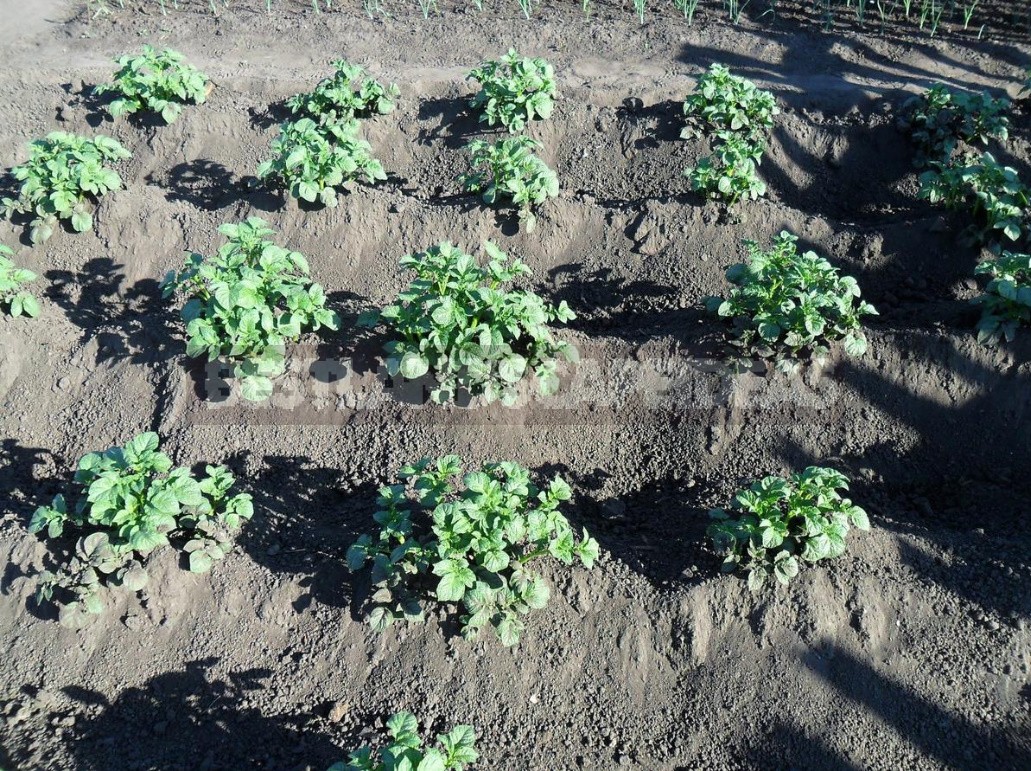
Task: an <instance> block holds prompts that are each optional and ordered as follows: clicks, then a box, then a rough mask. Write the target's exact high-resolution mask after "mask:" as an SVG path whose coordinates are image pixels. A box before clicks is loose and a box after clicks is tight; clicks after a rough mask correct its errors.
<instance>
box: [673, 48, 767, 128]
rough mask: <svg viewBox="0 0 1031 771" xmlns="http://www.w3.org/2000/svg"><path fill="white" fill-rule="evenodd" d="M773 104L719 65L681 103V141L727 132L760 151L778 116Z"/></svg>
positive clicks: (748, 84)
mask: <svg viewBox="0 0 1031 771" xmlns="http://www.w3.org/2000/svg"><path fill="white" fill-rule="evenodd" d="M779 113H780V110H779V109H778V107H777V101H776V99H774V97H773V94H771V93H770V92H769V91H763V90H762V89H760V88H759V87H758V86H756V85H755V83H753V82H752V81H750V80H746V79H745V78H742V77H740V76H738V75H732V74H731V72H730V70H729V69H728V68H727V67H726V66H724V65H722V64H713V65H711V66H710V67H709V69H708V71H707V72H705V73H703V74H702V76H701V77H700V78H699V79H698V83H697V84H696V85H695V89H694V92H693V93H692V94H691V95H690V96H688V97H687V99H685V100H684V117H685V119H686V122H687V125H686V126H685V127H684V129H683V130H682V131H681V133H680V136H681V138H683V139H694V138H697V137H699V136H702V135H704V134H719V133H720V132H725V131H730V132H733V133H734V134H737V135H739V136H741V137H742V138H743V139H745V140H746V141H747V142H748V143H750V144H752V145H757V146H759V147H762V145H763V144H764V143H765V142H766V137H767V135H768V134H769V133H770V131H771V130H772V129H773V118H774V116H775V115H777V114H779Z"/></svg>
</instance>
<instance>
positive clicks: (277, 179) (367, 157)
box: [258, 118, 387, 207]
mask: <svg viewBox="0 0 1031 771" xmlns="http://www.w3.org/2000/svg"><path fill="white" fill-rule="evenodd" d="M258 177H259V178H260V179H262V180H266V181H269V182H271V183H273V184H275V185H278V186H280V187H283V188H285V189H286V190H288V191H289V192H290V195H291V196H292V197H294V198H297V199H300V200H303V201H308V202H309V203H316V202H317V203H319V204H321V205H323V206H329V207H333V206H336V205H337V190H338V189H343V187H344V186H345V185H346V184H347V183H349V182H353V181H354V180H357V179H360V178H363V177H364V178H365V180H366V181H367V182H369V183H370V184H371V183H375V182H377V181H379V180H384V179H386V178H387V174H386V172H385V171H384V170H383V164H382V163H380V162H379V161H378V160H377V159H376V158H374V157H373V156H372V147H371V146H370V145H369V143H368V142H366V141H365V140H364V139H360V138H359V137H358V122H357V121H355V120H347V121H344V122H341V123H332V124H327V125H326V126H319V125H318V124H317V123H315V121H313V120H312V119H311V118H301V119H300V120H297V121H293V122H291V123H284V124H283V125H282V126H281V127H280V133H279V136H278V137H276V139H275V140H273V142H272V158H270V159H269V160H267V161H265V162H264V163H262V164H261V165H260V166H258Z"/></svg>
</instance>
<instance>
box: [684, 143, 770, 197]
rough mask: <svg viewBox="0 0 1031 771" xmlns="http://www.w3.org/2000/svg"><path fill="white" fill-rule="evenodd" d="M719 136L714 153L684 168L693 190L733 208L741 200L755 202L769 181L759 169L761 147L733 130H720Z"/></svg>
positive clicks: (762, 194) (764, 193) (762, 193)
mask: <svg viewBox="0 0 1031 771" xmlns="http://www.w3.org/2000/svg"><path fill="white" fill-rule="evenodd" d="M719 138H720V140H721V143H720V144H719V145H718V147H717V150H716V152H715V153H714V154H713V155H710V156H705V157H703V158H701V159H700V160H699V161H698V165H697V166H694V167H692V168H688V169H686V170H685V171H684V176H686V177H687V178H688V179H690V180H691V189H692V190H694V191H695V192H698V193H701V194H702V195H704V196H705V197H706V198H721V199H723V200H724V201H726V202H727V205H728V206H731V207H732V206H734V205H735V204H737V202H738V201H741V200H751V201H754V200H755V199H757V198H760V197H761V196H764V195H766V183H765V182H763V181H762V179H760V178H759V174H758V172H757V166H758V164H759V163H760V162H761V161H762V147H760V146H757V145H753V144H749V142H748V141H747V140H746V139H743V138H742V137H740V136H738V135H737V134H734V133H732V132H726V131H721V132H720V134H719Z"/></svg>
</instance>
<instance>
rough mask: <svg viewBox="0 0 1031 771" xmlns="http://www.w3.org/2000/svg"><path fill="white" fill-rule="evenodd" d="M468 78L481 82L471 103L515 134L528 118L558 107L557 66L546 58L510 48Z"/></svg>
mask: <svg viewBox="0 0 1031 771" xmlns="http://www.w3.org/2000/svg"><path fill="white" fill-rule="evenodd" d="M528 18H529V17H528ZM467 79H472V80H476V81H477V82H479V84H480V90H479V91H478V92H477V93H476V95H475V96H473V98H472V101H471V102H470V103H469V104H470V106H471V107H472V108H473V109H474V110H478V111H479V112H480V122H481V123H486V124H487V125H488V126H494V125H496V124H499V123H500V124H501V125H502V126H504V127H505V128H506V129H507V130H508V131H509V132H511V133H513V134H514V133H517V132H519V131H522V130H523V129H524V128H525V127H526V124H527V122H528V121H532V120H546V119H548V118H550V117H551V113H552V112H553V110H554V108H555V95H556V89H555V70H554V68H553V67H552V66H551V65H550V64H549V63H548V61H547V60H546V59H540V58H532V59H531V58H527V57H522V56H520V55H519V54H517V53H516V52H515V51H514V50H512V49H509V51H508V54H506V55H505V56H502V57H501V59H499V60H498V61H486V62H484V63H483V64H481V65H480V66H479V67H477V68H476V69H474V70H473V71H472V72H470V73H469V75H468V76H467Z"/></svg>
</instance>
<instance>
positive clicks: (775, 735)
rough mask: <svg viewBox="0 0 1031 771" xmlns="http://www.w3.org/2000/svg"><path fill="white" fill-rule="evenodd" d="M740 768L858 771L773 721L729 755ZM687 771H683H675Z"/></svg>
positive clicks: (820, 743)
mask: <svg viewBox="0 0 1031 771" xmlns="http://www.w3.org/2000/svg"><path fill="white" fill-rule="evenodd" d="M733 754H734V755H736V756H740V762H741V764H742V767H744V768H757V769H758V768H762V769H771V770H772V769H784V770H785V771H787V770H788V769H790V771H827V770H828V769H834V771H860V768H861V767H860V766H858V765H856V764H854V763H853V762H852V761H850V760H849V759H848V758H846V757H845V756H844V755H843V754H841V753H840V752H838V751H837V750H835V749H833V748H832V747H829V746H828V745H827V744H826V742H825V741H824V740H823V738H822V737H820V736H814V735H812V734H809V733H806V731H805V730H804V729H802V728H800V727H798V726H795V725H792V724H791V723H789V722H788V721H787V720H785V719H783V718H775V719H774V720H773V722H772V724H770V725H769V726H768V727H764V728H763V730H762V733H761V735H759V736H754V737H750V738H749V740H747V741H746V742H745V746H744V747H743V748H741V749H739V750H738V751H737V752H735V753H733ZM677 771H687V769H686V768H685V769H677Z"/></svg>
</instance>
